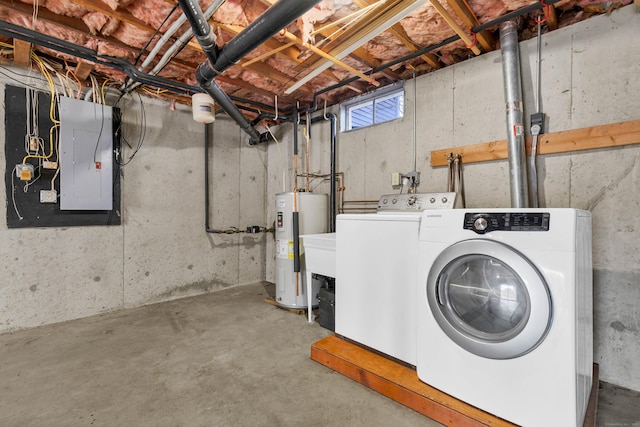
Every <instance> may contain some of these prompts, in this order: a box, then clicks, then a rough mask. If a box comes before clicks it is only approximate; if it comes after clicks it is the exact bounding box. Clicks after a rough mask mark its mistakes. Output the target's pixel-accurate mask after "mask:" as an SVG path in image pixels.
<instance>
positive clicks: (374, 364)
mask: <svg viewBox="0 0 640 427" xmlns="http://www.w3.org/2000/svg"><path fill="white" fill-rule="evenodd" d="M311 359H312V360H314V361H316V362H318V363H320V364H321V365H324V366H326V367H328V368H330V369H333V370H334V371H336V372H338V373H340V374H342V375H344V376H346V377H348V378H351V379H352V380H354V381H356V382H359V383H360V384H362V385H365V386H367V387H369V388H370V389H372V390H374V391H377V392H378V393H380V394H382V395H384V396H386V397H388V398H390V399H393V400H395V401H396V402H398V403H401V404H403V405H405V406H407V407H409V408H411V409H413V410H415V411H416V412H419V413H421V414H423V415H425V416H426V417H429V418H431V419H433V420H435V421H437V422H439V423H442V424H444V425H447V426H455V427H479V426H493V427H514V426H515V424H512V423H510V422H509V421H506V420H503V419H502V418H498V417H496V416H495V415H492V414H489V413H487V412H485V411H482V410H480V409H478V408H476V407H474V406H471V405H469V404H467V403H465V402H462V401H461V400H458V399H455V398H453V397H451V396H449V395H448V394H445V393H443V392H441V391H439V390H437V389H435V388H433V387H431V386H429V385H427V384H425V383H423V382H422V381H420V380H419V379H418V376H417V374H416V371H415V369H413V368H411V367H408V366H406V365H404V364H402V363H399V362H396V361H393V360H391V359H388V358H386V357H384V356H382V355H380V354H377V353H374V352H373V351H371V350H368V349H365V348H363V347H361V346H359V345H357V344H354V343H351V342H349V341H347V340H344V339H342V338H340V337H339V336H337V335H332V336H329V337H327V338H324V339H322V340H320V341H317V342H315V343H314V344H312V345H311ZM592 384H593V385H592V387H591V393H590V395H589V403H588V406H587V411H586V415H585V420H584V423H583V427H595V420H596V415H597V406H598V391H599V366H598V365H597V364H595V363H594V365H593V382H592Z"/></svg>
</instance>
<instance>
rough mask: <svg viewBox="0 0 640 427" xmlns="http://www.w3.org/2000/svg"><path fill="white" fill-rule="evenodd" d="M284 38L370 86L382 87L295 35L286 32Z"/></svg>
mask: <svg viewBox="0 0 640 427" xmlns="http://www.w3.org/2000/svg"><path fill="white" fill-rule="evenodd" d="M284 36H285V37H286V38H288V39H289V40H291V41H293V42H295V43H298V44H299V45H301V46H302V47H304V48H307V49H310V50H311V51H312V52H313V53H315V54H316V55H320V56H321V57H323V58H325V59H328V60H329V61H331V62H333V63H334V64H336V65H338V66H340V67H342V68H344V69H345V70H347V71H349V72H350V73H352V74H355V75H356V76H358V77H360V78H361V79H363V80H365V81H367V82H369V83H370V84H372V85H374V86H375V87H378V86H380V83H378V82H377V81H376V80H374V79H373V78H371V77H369V76H367V75H365V74H364V73H361V72H360V71H358V70H356V69H355V68H353V67H352V66H350V65H348V64H345V63H344V62H342V61H341V60H339V59H338V58H335V57H333V56H331V55H329V54H328V53H326V52H323V51H322V50H321V49H318V48H317V47H315V46H313V45H311V44H309V43H305V42H303V41H302V40H300V39H299V38H298V37H296V36H294V35H293V34H291V33H290V32H289V31H285V32H284Z"/></svg>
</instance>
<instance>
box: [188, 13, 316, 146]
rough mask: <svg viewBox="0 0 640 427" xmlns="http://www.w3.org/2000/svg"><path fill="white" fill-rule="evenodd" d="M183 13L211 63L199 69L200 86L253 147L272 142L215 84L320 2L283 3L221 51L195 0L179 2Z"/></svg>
mask: <svg viewBox="0 0 640 427" xmlns="http://www.w3.org/2000/svg"><path fill="white" fill-rule="evenodd" d="M178 1H179V3H180V6H181V7H182V10H183V12H184V14H185V16H186V17H187V19H188V20H189V23H190V24H191V27H192V28H193V32H194V34H196V35H200V36H201V37H202V38H203V39H204V40H205V42H204V43H202V42H201V39H200V37H198V42H200V45H201V46H202V50H203V51H204V52H205V54H206V55H207V59H208V60H207V61H206V62H203V63H202V64H200V65H199V66H198V69H197V70H196V79H197V80H198V83H199V84H200V86H201V87H202V88H203V89H205V91H207V93H209V95H211V97H212V98H213V99H214V100H216V102H218V104H220V106H221V107H222V108H223V109H224V110H225V111H227V113H228V114H229V116H230V117H231V118H233V119H234V120H235V121H236V122H237V123H238V125H239V126H240V128H241V129H242V130H243V131H244V132H246V133H247V134H248V135H249V137H250V139H249V145H256V144H259V143H261V142H267V141H269V140H271V139H272V137H271V134H270V133H269V132H264V133H263V134H262V135H261V134H260V133H259V132H258V131H257V130H256V128H255V127H254V126H253V125H252V124H251V123H249V121H248V120H247V119H246V117H244V115H243V114H242V113H241V112H240V110H238V108H237V107H236V106H235V104H233V102H232V101H231V99H230V98H229V96H228V95H227V94H226V93H224V92H223V91H222V89H220V87H219V86H218V85H217V84H215V83H214V82H213V80H214V78H215V77H216V75H218V74H220V73H222V72H223V71H225V70H226V69H227V68H229V67H230V66H232V65H233V64H235V63H236V62H238V60H240V58H242V57H243V56H245V55H246V54H248V53H249V52H251V51H252V50H254V49H255V48H257V47H258V46H260V45H261V44H262V43H264V42H265V41H267V40H268V39H270V38H271V37H272V36H274V35H275V34H276V33H277V32H278V31H280V30H281V29H283V28H286V27H287V25H289V24H291V22H293V21H295V20H296V19H297V18H299V17H300V16H301V15H302V14H304V13H305V12H306V11H308V10H309V9H311V8H312V7H313V6H315V5H316V4H317V3H319V2H320V0H280V1H279V2H277V3H276V4H274V5H273V6H271V7H270V8H269V9H267V10H266V11H265V12H264V13H263V14H262V15H260V16H259V17H258V18H257V19H256V20H255V21H253V22H252V23H251V24H249V25H248V26H247V27H246V28H245V29H244V30H242V31H240V32H239V33H238V34H237V35H236V36H235V37H234V38H233V39H231V40H230V41H229V42H227V43H226V44H225V45H224V47H223V48H222V49H220V50H218V49H217V47H216V45H215V43H213V44H211V43H210V37H209V35H210V33H211V26H210V25H209V23H208V22H207V21H206V19H204V14H203V13H202V9H200V5H199V4H198V2H197V1H195V0H178Z"/></svg>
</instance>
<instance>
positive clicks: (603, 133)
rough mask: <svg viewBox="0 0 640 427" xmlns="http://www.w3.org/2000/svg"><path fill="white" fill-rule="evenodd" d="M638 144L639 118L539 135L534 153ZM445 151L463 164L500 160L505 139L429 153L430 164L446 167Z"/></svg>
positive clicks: (504, 151)
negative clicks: (456, 157) (455, 156)
mask: <svg viewBox="0 0 640 427" xmlns="http://www.w3.org/2000/svg"><path fill="white" fill-rule="evenodd" d="M632 144H640V120H633V121H629V122H620V123H612V124H608V125H601V126H592V127H588V128H582V129H574V130H566V131H562V132H554V133H547V134H543V135H540V137H539V139H538V154H539V155H544V154H557V153H568V152H572V151H582V150H594V149H598V148H610V147H620V146H624V145H632ZM525 145H526V150H527V155H531V137H530V136H529V137H527V138H526V139H525ZM449 154H453V155H456V154H460V155H461V156H462V161H463V163H465V164H468V163H477V162H487V161H492V160H502V159H507V158H508V157H509V154H508V149H507V141H506V140H500V141H493V142H485V143H481V144H474V145H467V146H463V147H455V148H445V149H442V150H434V151H432V152H431V166H432V167H438V166H447V164H448V163H447V159H448V156H449Z"/></svg>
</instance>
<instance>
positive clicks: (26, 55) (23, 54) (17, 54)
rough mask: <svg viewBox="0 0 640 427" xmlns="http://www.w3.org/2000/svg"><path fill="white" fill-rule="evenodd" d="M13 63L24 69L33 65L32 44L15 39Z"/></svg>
mask: <svg viewBox="0 0 640 427" xmlns="http://www.w3.org/2000/svg"><path fill="white" fill-rule="evenodd" d="M13 63H14V64H16V65H18V66H20V67H24V68H28V67H29V66H30V65H31V43H29V42H26V41H24V40H19V39H13Z"/></svg>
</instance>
